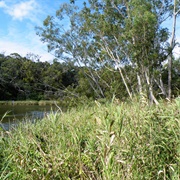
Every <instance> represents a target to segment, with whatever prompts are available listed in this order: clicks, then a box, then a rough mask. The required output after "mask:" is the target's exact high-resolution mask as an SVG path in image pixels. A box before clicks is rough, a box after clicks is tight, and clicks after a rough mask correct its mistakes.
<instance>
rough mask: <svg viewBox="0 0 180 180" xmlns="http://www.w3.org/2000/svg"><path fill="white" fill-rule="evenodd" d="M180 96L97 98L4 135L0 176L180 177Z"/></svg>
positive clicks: (0, 138)
mask: <svg viewBox="0 0 180 180" xmlns="http://www.w3.org/2000/svg"><path fill="white" fill-rule="evenodd" d="M179 163H180V102H179V100H176V102H173V103H163V102H162V103H161V104H160V105H159V106H145V107H141V105H140V104H139V103H138V102H133V103H118V104H117V103H107V104H106V103H105V104H101V103H99V102H95V103H94V105H93V106H88V105H86V106H84V107H78V108H76V109H71V110H70V111H67V112H66V113H60V114H59V113H56V114H50V115H47V117H46V118H45V119H43V120H41V121H37V122H36V123H34V124H31V123H25V124H22V125H20V126H19V127H18V128H16V129H14V130H12V131H10V132H3V133H2V132H1V136H0V174H1V175H0V179H2V180H4V179H8V180H9V179H13V180H19V179H21V180H38V179H39V180H42V179H45V180H48V179H49V180H52V179H53V180H59V179H61V180H67V179H82V180H83V179H91V180H116V179H117V180H119V179H122V180H123V179H125V180H132V179H133V180H136V179H137V180H139V179H147V180H151V179H152V180H154V179H164V180H165V179H174V180H177V179H179V178H180V164H179Z"/></svg>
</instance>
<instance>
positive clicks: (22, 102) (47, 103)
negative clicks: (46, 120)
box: [0, 100, 59, 106]
mask: <svg viewBox="0 0 180 180" xmlns="http://www.w3.org/2000/svg"><path fill="white" fill-rule="evenodd" d="M55 104H59V102H58V101H48V100H40V101H35V100H27V101H14V100H12V101H0V106H1V105H40V106H41V105H55Z"/></svg>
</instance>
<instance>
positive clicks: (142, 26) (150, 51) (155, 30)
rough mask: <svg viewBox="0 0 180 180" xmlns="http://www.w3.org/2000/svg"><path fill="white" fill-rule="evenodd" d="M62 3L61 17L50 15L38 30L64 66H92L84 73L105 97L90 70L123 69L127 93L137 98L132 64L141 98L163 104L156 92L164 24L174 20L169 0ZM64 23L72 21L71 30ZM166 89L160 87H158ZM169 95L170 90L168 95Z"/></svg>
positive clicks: (163, 42)
mask: <svg viewBox="0 0 180 180" xmlns="http://www.w3.org/2000/svg"><path fill="white" fill-rule="evenodd" d="M71 2H72V4H69V5H68V4H63V5H62V6H61V7H60V9H59V10H57V12H56V17H51V16H48V17H47V18H46V19H45V21H44V24H43V25H44V27H43V28H40V27H38V28H37V32H38V35H40V36H41V40H42V41H43V42H46V43H47V45H48V49H49V51H54V53H55V55H56V56H57V57H59V58H61V59H63V60H65V61H71V60H73V61H75V62H76V63H78V64H79V65H80V66H82V65H84V66H86V67H87V70H88V73H87V72H84V74H85V75H86V77H87V79H88V80H89V83H90V85H91V88H92V89H93V90H94V91H95V92H96V94H98V95H99V96H101V97H104V92H103V90H102V88H101V86H100V84H99V81H98V79H99V78H97V77H98V74H97V71H94V72H96V73H95V74H94V73H93V71H91V68H93V69H95V70H96V69H98V68H102V67H103V66H106V64H108V65H109V66H111V67H112V68H114V69H118V70H119V73H120V76H121V78H122V81H123V83H124V86H125V88H126V91H127V93H128V95H129V97H130V98H132V96H133V93H132V92H133V91H132V82H131V78H130V77H128V75H129V74H130V73H129V72H128V71H126V70H125V68H124V66H125V65H130V66H131V67H132V69H131V70H133V71H134V72H135V73H136V74H137V82H138V83H137V84H138V87H139V93H141V92H144V93H146V94H147V96H148V97H149V99H150V101H151V102H155V103H156V104H158V102H157V100H156V98H155V95H154V92H153V87H154V83H155V82H156V83H157V84H158V81H157V80H156V79H155V75H156V72H157V71H161V63H162V62H163V61H164V60H165V59H166V58H167V56H168V53H167V51H166V50H165V43H166V42H167V39H168V31H167V29H166V28H162V27H161V25H162V22H163V21H164V20H165V19H166V18H167V17H168V16H169V12H170V11H169V7H170V4H171V1H170V0H158V1H156V0H131V1H128V0H89V1H88V3H87V4H86V3H84V6H83V7H82V8H80V9H79V8H77V7H76V6H75V5H74V4H76V3H75V1H71ZM63 18H65V20H67V18H68V19H69V25H68V27H64V26H63ZM159 87H160V88H161V90H162V91H163V90H164V89H163V88H162V86H161V85H159ZM163 93H165V91H163Z"/></svg>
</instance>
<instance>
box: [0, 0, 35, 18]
mask: <svg viewBox="0 0 180 180" xmlns="http://www.w3.org/2000/svg"><path fill="white" fill-rule="evenodd" d="M37 6H38V5H37V3H36V1H35V0H29V1H24V2H20V3H16V4H10V5H7V4H6V3H5V1H0V7H1V8H3V9H4V11H5V12H6V13H7V14H9V15H10V16H12V18H13V19H17V20H23V19H24V18H29V17H32V15H33V11H35V10H36V9H37Z"/></svg>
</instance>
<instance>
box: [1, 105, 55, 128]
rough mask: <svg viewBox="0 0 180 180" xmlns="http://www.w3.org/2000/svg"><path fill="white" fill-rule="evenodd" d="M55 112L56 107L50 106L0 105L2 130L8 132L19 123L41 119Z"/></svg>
mask: <svg viewBox="0 0 180 180" xmlns="http://www.w3.org/2000/svg"><path fill="white" fill-rule="evenodd" d="M55 111H57V107H56V106H52V105H43V106H40V105H14V106H13V105H0V121H1V125H2V126H3V128H4V129H5V130H9V129H10V128H12V127H13V126H16V125H17V124H18V123H19V122H22V121H25V120H31V121H33V120H35V119H42V118H43V117H44V116H45V114H47V113H50V112H55ZM5 114H6V115H5ZM4 115H5V117H3V116H4Z"/></svg>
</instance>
